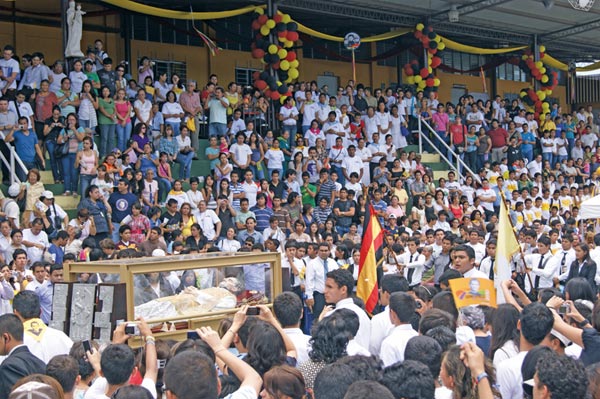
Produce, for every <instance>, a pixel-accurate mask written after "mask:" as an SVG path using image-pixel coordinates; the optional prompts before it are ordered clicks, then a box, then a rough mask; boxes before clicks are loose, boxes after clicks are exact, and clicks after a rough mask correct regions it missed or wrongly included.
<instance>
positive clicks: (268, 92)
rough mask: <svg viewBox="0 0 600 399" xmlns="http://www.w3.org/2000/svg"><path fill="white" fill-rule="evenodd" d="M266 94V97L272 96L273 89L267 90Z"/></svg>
mask: <svg viewBox="0 0 600 399" xmlns="http://www.w3.org/2000/svg"><path fill="white" fill-rule="evenodd" d="M265 96H266V97H271V89H267V90H265Z"/></svg>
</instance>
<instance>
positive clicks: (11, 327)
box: [0, 313, 23, 341]
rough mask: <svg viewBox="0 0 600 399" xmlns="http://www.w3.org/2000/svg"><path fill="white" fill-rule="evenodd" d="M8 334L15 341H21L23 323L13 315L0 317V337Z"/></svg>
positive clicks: (7, 314) (8, 314)
mask: <svg viewBox="0 0 600 399" xmlns="http://www.w3.org/2000/svg"><path fill="white" fill-rule="evenodd" d="M2 334H9V335H10V336H11V337H13V339H14V340H15V341H23V322H22V321H21V319H19V317H18V316H17V315H15V314H13V313H6V314H3V315H2V316H0V335H2Z"/></svg>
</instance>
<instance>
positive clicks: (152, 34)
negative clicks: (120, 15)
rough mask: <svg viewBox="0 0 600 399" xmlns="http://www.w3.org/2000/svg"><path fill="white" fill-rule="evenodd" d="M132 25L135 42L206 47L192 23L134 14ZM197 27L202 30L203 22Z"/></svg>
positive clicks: (197, 23)
mask: <svg viewBox="0 0 600 399" xmlns="http://www.w3.org/2000/svg"><path fill="white" fill-rule="evenodd" d="M130 25H131V38H132V39H134V40H142V41H146V42H157V43H165V44H180V45H183V46H201V47H202V46H204V43H203V41H202V39H201V38H200V37H199V36H198V35H197V34H196V32H195V31H194V28H193V26H192V21H185V20H179V19H177V20H176V19H164V18H163V19H161V18H156V17H150V16H146V15H137V14H133V15H131V17H130ZM196 27H197V28H198V29H202V22H198V21H197V22H196Z"/></svg>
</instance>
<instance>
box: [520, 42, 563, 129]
mask: <svg viewBox="0 0 600 399" xmlns="http://www.w3.org/2000/svg"><path fill="white" fill-rule="evenodd" d="M545 55H546V48H545V47H544V46H540V53H539V56H540V59H542V58H544V56H545ZM519 66H520V67H521V69H523V70H524V71H528V72H529V73H530V74H531V76H533V78H534V79H535V80H536V81H538V82H539V83H540V84H541V87H540V89H539V90H537V91H536V90H534V89H533V88H531V87H530V88H526V89H523V90H521V92H520V93H519V96H520V97H521V99H522V101H523V102H524V103H525V104H527V105H528V109H527V110H528V111H530V112H533V113H534V115H535V118H536V119H544V118H545V117H546V114H547V113H548V112H550V103H549V102H547V101H544V100H546V98H547V97H549V96H550V95H551V94H552V91H553V90H554V89H555V88H556V86H557V85H558V72H557V71H553V70H550V68H546V67H544V63H543V62H542V61H537V62H536V61H535V57H534V55H533V53H532V52H531V51H530V50H526V51H525V54H523V56H522V57H521V60H520V62H519Z"/></svg>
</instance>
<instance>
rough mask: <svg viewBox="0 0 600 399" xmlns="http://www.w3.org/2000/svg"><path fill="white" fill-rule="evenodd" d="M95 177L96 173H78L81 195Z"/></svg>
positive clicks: (83, 194)
mask: <svg viewBox="0 0 600 399" xmlns="http://www.w3.org/2000/svg"><path fill="white" fill-rule="evenodd" d="M95 178H96V175H83V174H80V175H79V180H80V186H81V187H79V189H80V190H81V196H82V197H83V196H85V190H87V188H88V187H89V186H90V185H91V184H92V180H94V179H95Z"/></svg>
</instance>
